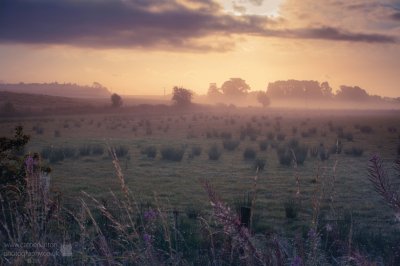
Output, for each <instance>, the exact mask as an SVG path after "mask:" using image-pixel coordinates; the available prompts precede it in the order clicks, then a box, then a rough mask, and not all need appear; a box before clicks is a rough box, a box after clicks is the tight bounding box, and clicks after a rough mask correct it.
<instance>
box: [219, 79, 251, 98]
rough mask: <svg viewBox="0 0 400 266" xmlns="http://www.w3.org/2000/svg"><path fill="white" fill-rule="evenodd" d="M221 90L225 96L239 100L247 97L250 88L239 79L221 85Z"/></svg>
mask: <svg viewBox="0 0 400 266" xmlns="http://www.w3.org/2000/svg"><path fill="white" fill-rule="evenodd" d="M221 90H222V92H223V93H224V95H225V96H228V97H230V98H240V97H243V96H246V95H247V93H248V91H249V90H250V86H249V85H248V84H247V83H246V81H245V80H243V79H241V78H231V79H230V80H228V81H225V82H224V84H222V87H221Z"/></svg>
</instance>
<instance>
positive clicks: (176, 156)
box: [161, 146, 185, 162]
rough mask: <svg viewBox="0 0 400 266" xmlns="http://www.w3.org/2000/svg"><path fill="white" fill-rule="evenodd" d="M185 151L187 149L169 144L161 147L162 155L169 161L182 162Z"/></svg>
mask: <svg viewBox="0 0 400 266" xmlns="http://www.w3.org/2000/svg"><path fill="white" fill-rule="evenodd" d="M184 153H185V150H184V149H183V148H176V147H171V146H168V147H164V148H162V149H161V157H162V159H163V160H167V161H173V162H180V161H182V158H183V154H184Z"/></svg>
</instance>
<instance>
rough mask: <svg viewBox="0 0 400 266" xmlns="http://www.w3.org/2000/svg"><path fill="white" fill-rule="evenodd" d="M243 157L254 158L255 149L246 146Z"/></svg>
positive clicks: (246, 158)
mask: <svg viewBox="0 0 400 266" xmlns="http://www.w3.org/2000/svg"><path fill="white" fill-rule="evenodd" d="M243 158H244V159H245V160H253V159H255V158H256V151H255V150H254V149H253V148H250V147H248V148H246V149H245V150H244V152H243Z"/></svg>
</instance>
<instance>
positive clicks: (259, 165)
mask: <svg viewBox="0 0 400 266" xmlns="http://www.w3.org/2000/svg"><path fill="white" fill-rule="evenodd" d="M264 168H265V159H260V158H257V159H256V160H255V161H254V169H256V170H258V171H262V170H264Z"/></svg>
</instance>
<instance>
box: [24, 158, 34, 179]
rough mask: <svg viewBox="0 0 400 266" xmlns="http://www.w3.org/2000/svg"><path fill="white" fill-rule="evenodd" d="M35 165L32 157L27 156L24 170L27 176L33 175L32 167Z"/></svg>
mask: <svg viewBox="0 0 400 266" xmlns="http://www.w3.org/2000/svg"><path fill="white" fill-rule="evenodd" d="M34 165H35V160H34V159H33V157H32V156H30V155H29V156H28V158H26V160H25V169H26V171H27V172H28V174H30V175H31V174H33V167H34Z"/></svg>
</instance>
